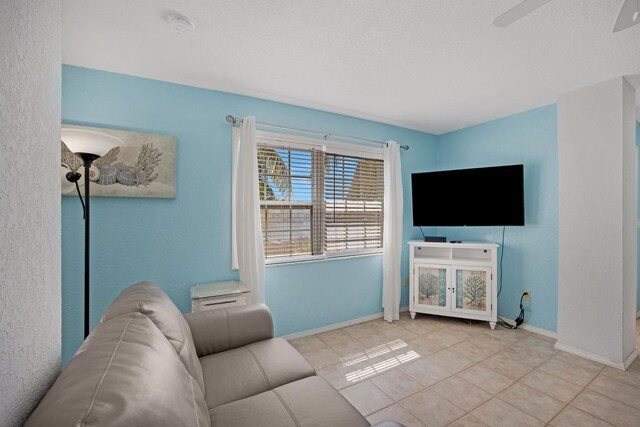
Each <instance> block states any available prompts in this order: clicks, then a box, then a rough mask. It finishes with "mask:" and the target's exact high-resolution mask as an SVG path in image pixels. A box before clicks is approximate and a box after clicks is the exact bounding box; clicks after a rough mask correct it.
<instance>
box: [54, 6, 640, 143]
mask: <svg viewBox="0 0 640 427" xmlns="http://www.w3.org/2000/svg"><path fill="white" fill-rule="evenodd" d="M518 1H519V0H491V1H486V0H485V1H479V0H402V1H400V0H315V1H314V0H253V1H251V0H65V1H64V27H63V28H64V36H63V37H64V39H63V62H64V63H66V64H72V65H78V66H83V67H89V68H96V69H101V70H107V71H114V72H119V73H125V74H131V75H136V76H142V77H148V78H152V79H159V80H165V81H170V82H175V83H181V84H186V85H191V86H198V87H204V88H211V89H217V90H222V91H227V92H232V93H238V94H244V95H252V96H257V97H260V98H266V99H271V100H276V101H282V102H287V103H291V104H295V105H301V106H306V107H311V108H318V109H321V110H327V111H332V112H337V113H343V114H347V115H351V116H356V117H361V118H365V119H371V120H375V121H380V122H384V123H390V124H395V125H399V126H403V127H407V128H411V129H416V130H422V131H427V132H431V133H434V134H441V133H445V132H449V131H452V130H456V129H460V128H464V127H467V126H470V125H473V124H477V123H481V122H485V121H488V120H492V119H496V118H499V117H504V116H507V115H510V114H514V113H518V112H521V111H525V110H528V109H531V108H534V107H538V106H542V105H546V104H550V103H553V102H555V100H556V97H557V95H558V94H561V93H564V92H567V91H570V90H573V89H577V88H580V87H583V86H587V85H590V84H593V83H597V82H600V81H603V80H607V79H610V78H613V77H617V76H621V75H631V74H640V25H636V26H635V27H632V28H630V29H628V30H625V31H622V32H619V33H616V34H612V33H611V28H612V27H613V23H614V22H615V19H616V16H617V13H618V9H619V8H620V5H621V4H622V0H553V1H552V2H551V3H549V4H547V5H545V6H543V7H541V8H540V9H538V10H537V11H535V12H533V13H532V14H531V15H528V16H527V17H525V18H523V19H522V20H520V21H517V22H516V23H514V24H513V25H511V26H510V27H508V28H496V27H494V26H493V24H492V21H493V19H494V18H495V17H496V16H497V15H499V14H500V13H502V12H504V11H505V10H507V9H508V8H510V7H512V6H514V5H515V4H516V3H518ZM167 11H176V12H179V13H182V14H184V15H186V16H188V17H189V18H191V19H192V20H193V21H194V22H195V24H196V31H195V32H194V33H191V34H186V35H183V36H178V35H176V34H174V33H173V31H172V29H171V28H170V27H169V25H168V24H167V23H166V20H165V17H166V13H167ZM639 98H640V97H639ZM229 113H234V112H233V111H229ZM639 117H640V116H639ZM258 120H260V118H259V117H258Z"/></svg>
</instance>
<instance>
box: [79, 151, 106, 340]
mask: <svg viewBox="0 0 640 427" xmlns="http://www.w3.org/2000/svg"><path fill="white" fill-rule="evenodd" d="M76 154H77V155H78V156H79V157H80V158H81V159H82V160H83V162H84V205H85V208H84V337H85V338H87V336H88V335H89V295H90V283H91V274H90V265H91V263H90V260H91V257H90V251H91V238H90V234H91V215H90V211H89V208H90V205H91V197H89V196H90V194H89V193H90V191H89V184H90V183H91V179H90V168H91V163H93V161H94V160H96V159H98V158H99V157H100V156H98V155H96V154H91V153H76Z"/></svg>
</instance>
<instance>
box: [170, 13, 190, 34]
mask: <svg viewBox="0 0 640 427" xmlns="http://www.w3.org/2000/svg"><path fill="white" fill-rule="evenodd" d="M167 22H168V23H169V25H170V26H171V28H172V29H173V31H174V32H175V33H176V34H178V35H179V36H181V35H183V34H188V33H193V31H194V30H195V29H196V24H194V23H193V21H192V20H191V19H189V18H187V17H186V16H184V15H180V14H177V13H170V14H168V15H167Z"/></svg>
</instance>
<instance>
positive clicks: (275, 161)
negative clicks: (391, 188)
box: [258, 145, 384, 258]
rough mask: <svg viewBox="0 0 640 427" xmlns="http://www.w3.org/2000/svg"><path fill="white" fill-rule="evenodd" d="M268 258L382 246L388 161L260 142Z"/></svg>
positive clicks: (259, 159) (337, 253)
mask: <svg viewBox="0 0 640 427" xmlns="http://www.w3.org/2000/svg"><path fill="white" fill-rule="evenodd" d="M258 173H259V188H260V200H261V203H260V204H261V222H262V234H263V238H264V250H265V257H266V258H277V257H294V256H303V255H307V256H309V255H323V254H332V255H339V254H341V253H345V254H347V253H353V252H358V251H362V250H365V249H377V248H382V230H383V212H384V209H383V201H384V170H383V161H382V160H377V159H367V158H360V157H354V156H345V155H338V154H334V153H325V152H324V151H322V150H319V149H308V150H307V149H300V148H292V147H287V146H273V145H259V146H258Z"/></svg>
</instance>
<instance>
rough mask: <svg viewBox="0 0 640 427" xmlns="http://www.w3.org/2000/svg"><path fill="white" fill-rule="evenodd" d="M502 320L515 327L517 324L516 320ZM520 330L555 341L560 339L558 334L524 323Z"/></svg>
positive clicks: (503, 318)
mask: <svg viewBox="0 0 640 427" xmlns="http://www.w3.org/2000/svg"><path fill="white" fill-rule="evenodd" d="M501 319H502V320H504V321H505V322H507V323H508V324H510V325H512V326H515V324H516V321H515V320H511V319H507V318H506V317H501ZM518 328H519V329H523V330H525V331H529V332H533V333H534V334H538V335H542V336H543V337H549V338H552V339H554V340H555V339H558V334H556V333H555V332H551V331H548V330H546V329H542V328H538V327H537V326H531V325H528V324H526V323H523V324H522V325H520V326H519V327H518Z"/></svg>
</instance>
